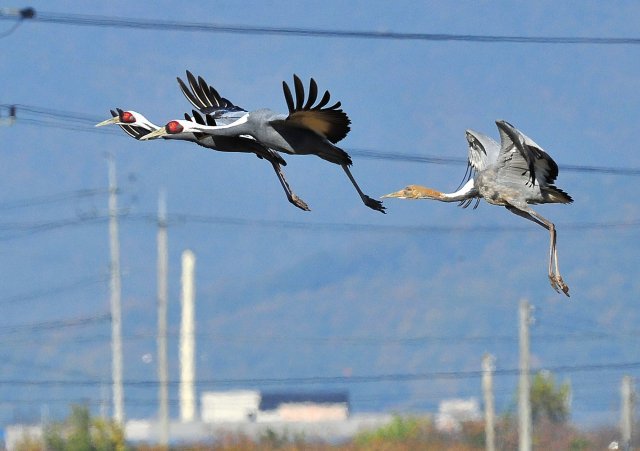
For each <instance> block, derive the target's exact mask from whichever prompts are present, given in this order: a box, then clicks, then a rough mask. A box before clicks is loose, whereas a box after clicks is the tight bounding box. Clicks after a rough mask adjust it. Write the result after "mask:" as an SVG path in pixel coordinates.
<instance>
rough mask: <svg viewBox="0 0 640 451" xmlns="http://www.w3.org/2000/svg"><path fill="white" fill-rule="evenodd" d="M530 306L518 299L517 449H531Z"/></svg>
mask: <svg viewBox="0 0 640 451" xmlns="http://www.w3.org/2000/svg"><path fill="white" fill-rule="evenodd" d="M530 314H531V307H530V305H529V302H527V301H526V300H524V299H523V300H522V301H520V315H519V316H520V324H519V329H520V364H519V372H520V381H519V384H518V442H519V444H518V450H519V451H531V400H530V388H529V324H530Z"/></svg>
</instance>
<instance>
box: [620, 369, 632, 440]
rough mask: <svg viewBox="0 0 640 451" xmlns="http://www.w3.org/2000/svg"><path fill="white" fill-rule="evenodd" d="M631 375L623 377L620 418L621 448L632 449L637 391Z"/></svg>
mask: <svg viewBox="0 0 640 451" xmlns="http://www.w3.org/2000/svg"><path fill="white" fill-rule="evenodd" d="M634 391H635V390H634V387H633V379H632V378H631V376H624V377H623V378H622V385H621V387H620V394H621V395H622V416H621V419H620V432H621V435H622V437H621V438H622V447H621V449H623V450H625V451H627V450H630V449H631V433H632V428H633V410H634V407H635V393H634Z"/></svg>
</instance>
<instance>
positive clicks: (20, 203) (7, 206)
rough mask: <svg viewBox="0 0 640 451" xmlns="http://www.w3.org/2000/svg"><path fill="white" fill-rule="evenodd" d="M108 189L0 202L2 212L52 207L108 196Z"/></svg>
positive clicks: (84, 190) (90, 189) (68, 192)
mask: <svg viewBox="0 0 640 451" xmlns="http://www.w3.org/2000/svg"><path fill="white" fill-rule="evenodd" d="M108 193H109V190H108V189H107V188H85V189H79V190H74V191H67V192H62V193H55V194H45V195H42V196H37V197H32V198H28V199H17V200H8V201H0V210H16V209H19V208H28V207H34V206H40V205H50V204H54V203H58V202H63V201H66V200H76V199H85V198H87V197H95V196H98V195H103V194H108ZM0 229H1V227H0Z"/></svg>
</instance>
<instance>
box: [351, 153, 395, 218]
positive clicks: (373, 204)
mask: <svg viewBox="0 0 640 451" xmlns="http://www.w3.org/2000/svg"><path fill="white" fill-rule="evenodd" d="M341 166H342V169H344V172H345V173H346V174H347V177H349V180H351V183H352V184H353V186H354V187H355V189H356V191H358V194H359V195H360V199H362V202H364V204H365V205H366V206H367V207H369V208H371V209H373V210H376V211H379V212H380V213H386V212H385V211H384V205H382V202H380V201H379V200H376V199H373V198H371V197H369V196H367V195H366V194H365V193H363V192H362V190H361V189H360V187H359V186H358V184H357V183H356V179H354V178H353V175H351V171H350V170H349V166H347V165H346V164H343V165H341Z"/></svg>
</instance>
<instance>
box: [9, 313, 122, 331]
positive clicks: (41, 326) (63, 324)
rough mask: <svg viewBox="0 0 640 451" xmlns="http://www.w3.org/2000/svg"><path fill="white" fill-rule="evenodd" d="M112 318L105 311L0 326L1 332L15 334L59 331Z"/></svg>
mask: <svg viewBox="0 0 640 451" xmlns="http://www.w3.org/2000/svg"><path fill="white" fill-rule="evenodd" d="M110 320H111V315H110V314H109V313H104V314H101V315H92V316H86V317H82V318H72V319H60V320H54V321H42V322H38V323H30V324H15V325H9V326H0V334H15V333H22V332H29V333H34V332H40V331H44V330H51V329H55V330H56V331H57V330H60V329H67V328H71V327H82V326H87V325H91V324H96V323H104V322H108V321H110Z"/></svg>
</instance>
